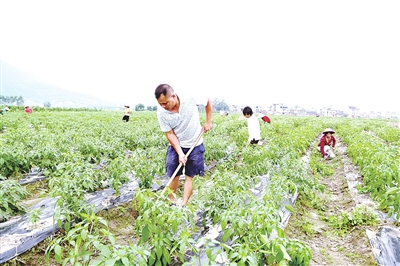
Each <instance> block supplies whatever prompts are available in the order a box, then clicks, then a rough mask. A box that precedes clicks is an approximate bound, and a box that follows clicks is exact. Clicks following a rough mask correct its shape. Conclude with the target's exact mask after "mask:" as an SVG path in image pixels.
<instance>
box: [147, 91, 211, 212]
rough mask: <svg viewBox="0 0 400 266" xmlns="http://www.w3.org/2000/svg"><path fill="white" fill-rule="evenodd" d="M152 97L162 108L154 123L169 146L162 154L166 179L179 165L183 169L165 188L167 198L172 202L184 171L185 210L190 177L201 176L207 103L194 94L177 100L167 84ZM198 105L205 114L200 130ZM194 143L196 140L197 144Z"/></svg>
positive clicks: (208, 113) (208, 125) (207, 127)
mask: <svg viewBox="0 0 400 266" xmlns="http://www.w3.org/2000/svg"><path fill="white" fill-rule="evenodd" d="M154 94H155V97H156V99H157V102H158V104H159V105H160V106H161V107H162V108H157V118H158V123H159V125H160V128H161V131H162V132H164V133H165V136H166V138H167V140H168V142H169V144H170V145H169V146H168V148H167V154H166V169H167V174H168V176H169V178H172V176H173V174H174V173H175V171H176V170H177V169H178V167H179V165H180V164H182V166H183V167H181V168H180V169H179V171H178V172H177V173H176V176H175V177H173V179H172V180H171V181H170V185H169V188H171V190H172V191H173V194H170V195H169V198H170V200H171V201H175V196H174V194H175V193H176V190H177V188H178V186H179V177H180V176H181V175H182V173H183V170H185V183H184V188H183V196H182V206H186V204H187V203H188V201H189V198H190V196H191V195H192V191H193V180H192V179H193V177H194V176H196V175H201V176H203V175H204V152H205V148H204V144H203V137H202V136H201V133H202V132H204V133H205V132H207V131H209V130H210V129H211V122H212V105H211V100H210V98H207V97H203V98H200V94H199V93H198V92H197V93H195V94H196V95H195V96H196V97H192V96H190V97H184V96H183V95H181V96H178V94H176V93H175V91H174V89H173V88H172V87H171V86H170V85H168V84H160V85H158V86H157V88H156V90H155V93H154ZM197 96H198V97H197ZM198 104H202V105H204V106H205V110H206V122H205V123H204V125H203V126H201V124H200V114H199V110H198ZM199 137H200V138H199ZM196 140H198V142H197V144H196ZM195 144H196V145H195ZM192 147H193V149H192V150H191V153H190V154H189V156H188V158H186V156H185V155H186V154H187V153H188V151H189V150H190V149H191V148H192Z"/></svg>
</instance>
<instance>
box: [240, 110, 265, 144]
mask: <svg viewBox="0 0 400 266" xmlns="http://www.w3.org/2000/svg"><path fill="white" fill-rule="evenodd" d="M243 115H244V116H245V117H246V118H247V129H248V132H249V139H248V140H249V142H250V144H258V142H259V141H260V139H261V135H260V123H259V121H258V119H257V117H255V116H254V115H253V110H252V109H251V108H250V107H249V106H246V107H245V108H243Z"/></svg>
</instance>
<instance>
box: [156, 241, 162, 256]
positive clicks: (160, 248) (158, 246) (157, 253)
mask: <svg viewBox="0 0 400 266" xmlns="http://www.w3.org/2000/svg"><path fill="white" fill-rule="evenodd" d="M157 244H158V245H157V247H156V255H157V258H158V259H161V256H162V252H163V250H162V246H161V245H160V244H161V243H160V242H159V243H157Z"/></svg>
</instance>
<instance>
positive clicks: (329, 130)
mask: <svg viewBox="0 0 400 266" xmlns="http://www.w3.org/2000/svg"><path fill="white" fill-rule="evenodd" d="M322 133H323V134H324V135H325V134H326V133H331V134H335V130H333V129H332V128H329V127H328V128H326V129H325V130H324V132H322Z"/></svg>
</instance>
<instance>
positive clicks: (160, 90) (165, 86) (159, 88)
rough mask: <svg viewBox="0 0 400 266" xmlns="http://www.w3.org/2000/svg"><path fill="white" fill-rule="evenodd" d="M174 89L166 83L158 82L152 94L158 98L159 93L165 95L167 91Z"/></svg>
mask: <svg viewBox="0 0 400 266" xmlns="http://www.w3.org/2000/svg"><path fill="white" fill-rule="evenodd" d="M173 91H174V89H172V87H171V86H170V85H168V84H160V85H158V86H157V88H156V91H155V92H154V95H155V96H156V99H158V98H160V96H161V94H164V96H166V95H167V93H168V92H173Z"/></svg>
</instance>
